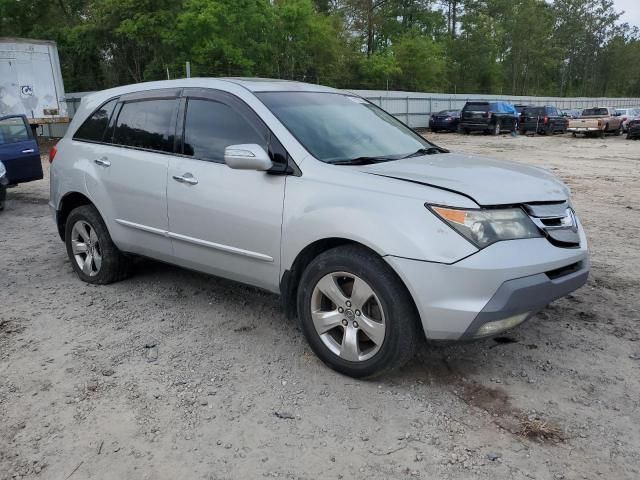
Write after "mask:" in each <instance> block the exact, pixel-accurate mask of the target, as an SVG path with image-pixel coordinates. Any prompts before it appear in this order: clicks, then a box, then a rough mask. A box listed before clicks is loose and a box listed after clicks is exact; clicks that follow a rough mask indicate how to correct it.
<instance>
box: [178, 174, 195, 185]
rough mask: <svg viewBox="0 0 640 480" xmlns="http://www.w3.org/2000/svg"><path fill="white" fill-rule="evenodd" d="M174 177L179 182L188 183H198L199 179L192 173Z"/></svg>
mask: <svg viewBox="0 0 640 480" xmlns="http://www.w3.org/2000/svg"><path fill="white" fill-rule="evenodd" d="M173 179H174V180H175V181H176V182H179V183H188V184H189V185H197V184H198V180H196V178H195V177H194V176H193V175H191V174H190V173H183V174H182V175H174V176H173Z"/></svg>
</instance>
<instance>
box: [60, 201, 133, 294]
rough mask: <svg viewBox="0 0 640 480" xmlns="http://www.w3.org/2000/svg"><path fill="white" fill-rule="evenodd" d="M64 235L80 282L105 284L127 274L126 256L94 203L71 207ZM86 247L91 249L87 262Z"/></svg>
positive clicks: (127, 262)
mask: <svg viewBox="0 0 640 480" xmlns="http://www.w3.org/2000/svg"><path fill="white" fill-rule="evenodd" d="M64 238H65V244H66V247H67V255H69V260H71V265H72V266H73V270H74V271H75V272H76V274H77V275H78V277H80V280H82V281H83V282H87V283H93V284H100V285H105V284H108V283H113V282H117V281H119V280H123V279H124V278H126V277H127V276H129V272H130V268H129V266H130V265H129V261H128V259H127V258H126V257H125V255H124V254H123V253H122V252H121V251H120V250H118V247H116V246H115V244H114V243H113V241H112V240H111V235H109V231H108V230H107V226H106V225H105V223H104V220H102V217H101V216H100V213H99V212H98V210H97V209H96V207H94V206H93V205H83V206H81V207H78V208H75V209H73V210H72V211H71V213H70V214H69V216H68V217H67V222H66V224H65V236H64ZM87 249H89V251H90V252H91V259H90V260H89V262H87V258H88V257H89V254H88V253H86V251H87ZM81 264H82V265H83V267H84V268H83V267H81Z"/></svg>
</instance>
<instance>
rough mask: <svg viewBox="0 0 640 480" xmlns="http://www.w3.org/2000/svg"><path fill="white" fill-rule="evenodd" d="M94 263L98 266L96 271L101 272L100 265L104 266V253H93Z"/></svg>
mask: <svg viewBox="0 0 640 480" xmlns="http://www.w3.org/2000/svg"><path fill="white" fill-rule="evenodd" d="M93 265H94V266H95V267H96V269H95V271H96V272H99V271H100V267H101V266H102V255H100V254H99V253H98V252H94V254H93Z"/></svg>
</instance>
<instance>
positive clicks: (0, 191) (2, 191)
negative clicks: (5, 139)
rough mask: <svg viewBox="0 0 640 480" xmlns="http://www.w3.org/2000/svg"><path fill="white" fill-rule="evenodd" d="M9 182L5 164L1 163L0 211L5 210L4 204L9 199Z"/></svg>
mask: <svg viewBox="0 0 640 480" xmlns="http://www.w3.org/2000/svg"><path fill="white" fill-rule="evenodd" d="M8 185H9V180H7V169H6V168H4V163H2V162H0V210H4V202H5V200H6V199H7V186H8Z"/></svg>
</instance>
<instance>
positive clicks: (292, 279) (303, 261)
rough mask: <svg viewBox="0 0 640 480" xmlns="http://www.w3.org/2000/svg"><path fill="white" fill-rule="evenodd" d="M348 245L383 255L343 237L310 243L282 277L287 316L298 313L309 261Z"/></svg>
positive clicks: (281, 282) (415, 306) (281, 287)
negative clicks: (300, 293)
mask: <svg viewBox="0 0 640 480" xmlns="http://www.w3.org/2000/svg"><path fill="white" fill-rule="evenodd" d="M346 245H354V246H358V247H360V248H362V249H364V250H367V251H368V252H370V253H371V254H372V255H377V256H380V257H382V256H383V255H381V254H380V253H379V252H376V251H375V250H374V249H373V248H371V247H369V246H367V245H365V244H363V243H361V242H358V241H356V240H353V239H349V238H343V237H329V238H323V239H320V240H316V241H314V242H312V243H310V244H308V245H307V246H306V247H304V248H303V249H302V250H301V251H300V252H299V253H298V255H296V257H295V259H294V261H293V263H292V264H291V267H290V268H289V269H288V270H285V271H284V272H283V274H282V276H281V279H280V301H281V304H282V308H283V310H284V313H285V315H286V317H287V318H289V319H292V318H295V317H296V315H297V296H298V287H299V284H300V278H301V277H302V273H303V272H304V270H305V269H306V268H307V265H309V263H311V261H312V260H313V259H314V258H316V257H317V256H318V255H320V254H321V253H323V252H326V251H327V250H331V249H332V248H336V247H340V246H346ZM387 265H388V267H389V268H390V269H391V271H392V272H393V274H394V275H395V276H396V278H397V279H398V282H400V284H401V285H402V287H403V288H404V289H406V290H407V293H408V294H409V298H411V303H412V306H413V308H414V309H415V311H416V312H418V307H417V305H416V303H415V300H414V298H413V294H412V293H411V291H410V290H409V288H408V287H407V285H406V283H405V281H404V280H403V279H402V277H401V276H400V275H399V274H398V272H396V270H395V268H393V266H392V265H390V264H388V263H387ZM420 328H421V329H422V328H423V327H422V322H420Z"/></svg>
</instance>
